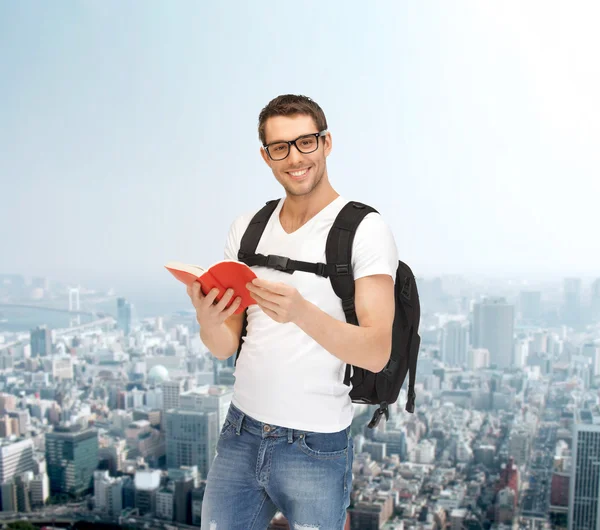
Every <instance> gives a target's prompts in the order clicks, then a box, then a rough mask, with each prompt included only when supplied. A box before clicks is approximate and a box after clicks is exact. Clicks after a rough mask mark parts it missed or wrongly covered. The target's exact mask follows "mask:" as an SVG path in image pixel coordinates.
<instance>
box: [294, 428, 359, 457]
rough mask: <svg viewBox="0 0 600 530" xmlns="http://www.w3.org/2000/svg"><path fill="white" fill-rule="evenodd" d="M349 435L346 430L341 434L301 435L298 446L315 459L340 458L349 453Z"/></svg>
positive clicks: (312, 433)
mask: <svg viewBox="0 0 600 530" xmlns="http://www.w3.org/2000/svg"><path fill="white" fill-rule="evenodd" d="M348 445H349V443H348V433H347V431H346V429H344V430H343V431H339V432H331V433H329V432H327V433H322V432H305V433H303V434H301V435H300V440H299V443H298V446H299V447H300V449H301V450H302V452H304V453H305V454H307V455H308V456H311V457H313V458H340V457H343V456H346V454H347V453H348Z"/></svg>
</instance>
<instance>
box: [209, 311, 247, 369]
mask: <svg viewBox="0 0 600 530" xmlns="http://www.w3.org/2000/svg"><path fill="white" fill-rule="evenodd" d="M243 322H244V315H243V314H240V315H232V316H230V317H229V318H228V319H227V320H226V321H225V322H223V323H222V324H221V325H219V326H217V327H202V326H201V327H200V338H201V339H202V342H203V343H204V344H205V346H206V347H207V348H208V349H209V350H210V352H211V353H212V354H213V355H214V356H215V357H216V358H217V359H220V360H225V359H227V358H229V357H231V356H232V355H233V354H234V353H235V352H236V351H237V349H238V345H239V341H240V336H241V334H242V324H243Z"/></svg>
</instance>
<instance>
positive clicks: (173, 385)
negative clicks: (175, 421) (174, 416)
mask: <svg viewBox="0 0 600 530" xmlns="http://www.w3.org/2000/svg"><path fill="white" fill-rule="evenodd" d="M161 388H162V402H163V410H169V409H178V408H179V396H181V394H183V392H184V391H185V381H184V380H183V379H174V380H170V381H163V382H162V383H161Z"/></svg>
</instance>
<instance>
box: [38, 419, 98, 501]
mask: <svg viewBox="0 0 600 530" xmlns="http://www.w3.org/2000/svg"><path fill="white" fill-rule="evenodd" d="M46 463H47V468H48V476H49V478H50V490H51V491H52V493H53V494H56V493H68V494H71V495H79V494H81V493H83V492H85V491H86V490H87V489H88V488H91V487H92V476H93V473H94V470H95V469H96V468H97V466H98V433H97V431H96V430H94V429H81V427H80V426H78V425H77V426H75V425H73V426H70V427H63V426H60V427H56V428H55V429H54V431H53V432H50V433H48V434H46Z"/></svg>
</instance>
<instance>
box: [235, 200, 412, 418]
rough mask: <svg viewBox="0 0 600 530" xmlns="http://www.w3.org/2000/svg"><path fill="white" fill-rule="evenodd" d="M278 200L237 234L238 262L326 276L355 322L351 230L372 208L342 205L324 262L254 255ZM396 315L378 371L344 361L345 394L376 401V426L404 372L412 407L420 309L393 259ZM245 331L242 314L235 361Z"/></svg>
mask: <svg viewBox="0 0 600 530" xmlns="http://www.w3.org/2000/svg"><path fill="white" fill-rule="evenodd" d="M278 202H279V199H275V200H271V201H269V202H267V203H266V205H265V206H263V207H262V208H261V209H260V210H259V211H258V212H257V213H256V214H255V215H254V217H253V218H252V220H251V221H250V223H249V225H248V228H247V229H246V232H245V233H244V235H243V236H242V240H241V243H240V249H239V252H238V260H239V261H242V262H244V263H246V264H247V265H249V266H251V267H252V266H261V267H270V268H273V269H276V270H279V271H282V272H286V273H289V274H293V273H294V271H304V272H309V273H314V274H317V275H319V276H323V277H325V278H329V279H330V281H331V285H332V287H333V290H334V292H335V293H336V294H337V296H338V297H339V298H340V299H341V301H342V308H343V310H344V314H345V315H346V321H347V322H349V323H351V324H354V325H358V319H357V317H356V312H355V309H354V278H353V276H352V270H351V263H352V259H351V258H352V243H353V240H354V234H355V233H356V229H357V228H358V225H359V224H360V223H361V221H362V220H363V219H364V217H365V216H366V215H367V214H369V213H371V212H376V210H375V209H374V208H372V207H370V206H367V205H366V204H362V203H359V202H354V201H351V202H349V203H347V204H346V205H345V206H344V207H343V208H342V210H341V211H340V213H339V214H338V216H337V217H336V219H335V221H334V223H333V225H332V227H331V230H330V232H329V235H328V237H327V243H326V248H325V256H326V263H309V262H306V261H297V260H292V259H289V258H287V257H285V256H277V255H268V256H265V255H263V254H256V248H257V246H258V243H259V241H260V238H261V236H262V234H263V231H264V229H265V227H266V225H267V222H268V220H269V218H270V217H271V215H272V213H273V211H274V210H275V208H276V207H277V204H278ZM395 299H396V313H395V317H394V325H393V330H392V351H391V354H390V359H389V361H388V363H387V365H386V366H385V368H384V369H383V370H382V371H381V372H378V373H374V372H371V371H369V370H366V369H364V368H359V367H356V366H351V365H346V373H345V377H344V384H346V385H349V384H350V382H351V383H352V389H351V390H350V398H351V399H352V401H353V402H354V403H363V404H368V405H379V407H378V409H377V410H376V411H375V413H374V414H373V418H372V419H371V421H370V423H369V428H373V427H375V426H376V425H377V424H378V423H379V421H380V419H381V416H382V415H384V414H385V417H386V420H387V419H389V410H388V405H390V404H392V403H395V402H396V400H397V399H398V394H399V393H400V389H401V388H402V385H403V384H404V380H405V378H406V374H407V372H408V373H409V381H408V399H407V403H406V407H405V409H406V411H408V412H410V413H413V412H414V408H415V397H416V395H415V376H416V371H417V357H418V354H419V346H420V343H421V338H420V336H419V322H420V317H421V309H420V303H419V294H418V292H417V284H416V281H415V277H414V274H413V273H412V271H411V269H410V267H409V266H408V265H406V264H405V263H403V262H402V261H399V262H398V269H397V270H396V281H395ZM245 334H246V318H245V317H244V324H243V328H242V336H241V338H240V346H239V348H238V351H237V354H236V362H237V359H238V357H239V355H240V351H241V348H242V343H243V340H244V339H243V337H244V336H245Z"/></svg>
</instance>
